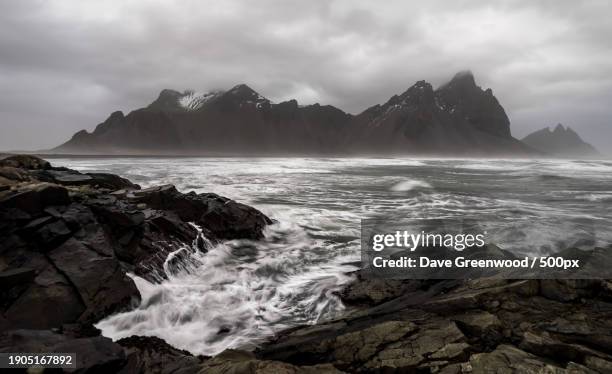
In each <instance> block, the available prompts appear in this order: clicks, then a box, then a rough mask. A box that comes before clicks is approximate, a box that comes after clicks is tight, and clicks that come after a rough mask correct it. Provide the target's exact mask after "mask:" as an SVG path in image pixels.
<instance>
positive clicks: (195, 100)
mask: <svg viewBox="0 0 612 374" xmlns="http://www.w3.org/2000/svg"><path fill="white" fill-rule="evenodd" d="M220 93H221V92H206V93H202V92H196V91H185V93H184V94H183V95H182V96H181V97H179V98H178V104H179V105H180V106H181V108H183V109H185V110H197V109H200V108H201V107H202V105H204V104H206V103H207V102H209V101H210V100H211V99H213V98H215V97H217V96H218V95H219V94H220Z"/></svg>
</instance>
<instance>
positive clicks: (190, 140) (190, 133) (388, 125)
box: [51, 72, 533, 155]
mask: <svg viewBox="0 0 612 374" xmlns="http://www.w3.org/2000/svg"><path fill="white" fill-rule="evenodd" d="M51 152H54V153H78V154H118V153H121V154H210V155H214V154H222V155H236V154H261V155H266V154H357V153H360V154H363V153H374V154H411V153H438V154H507V155H524V154H528V153H530V152H533V151H532V150H531V149H530V148H529V147H526V146H524V145H523V144H522V143H521V142H520V141H518V140H516V139H515V138H513V137H512V136H511V134H510V121H509V120H508V117H507V116H506V113H505V111H504V109H503V107H502V106H501V105H500V104H499V102H498V101H497V99H496V98H495V97H494V96H493V93H492V92H491V90H490V89H487V90H482V89H481V88H480V87H478V86H477V85H476V83H475V81H474V77H473V75H472V74H471V73H470V72H462V73H459V74H457V75H456V76H455V77H454V78H453V79H452V80H451V81H450V82H449V83H447V84H445V85H443V86H442V87H440V88H438V89H437V90H434V89H433V88H432V86H431V85H430V84H429V83H427V82H425V81H419V82H417V83H416V84H415V85H414V86H412V87H410V88H409V89H408V90H407V91H406V92H404V93H403V94H401V95H399V96H398V95H395V96H393V97H392V98H390V99H389V100H388V101H387V102H386V103H385V104H382V105H375V106H373V107H371V108H369V109H367V110H365V111H364V112H362V113H360V114H358V115H355V116H354V115H351V114H348V113H345V112H343V111H342V110H340V109H338V108H335V107H333V106H330V105H325V106H323V105H319V104H314V105H307V106H300V105H298V103H297V101H295V100H290V101H285V102H281V103H278V104H274V103H272V102H271V101H270V100H268V99H266V98H265V97H263V96H261V95H260V94H258V93H257V92H255V91H254V90H252V89H251V88H250V87H248V86H246V85H244V84H243V85H238V86H235V87H234V88H232V89H230V90H229V91H217V92H209V93H205V94H200V93H196V92H193V91H185V92H183V93H181V92H178V91H174V90H167V89H166V90H163V91H162V92H161V93H160V95H159V97H158V98H157V99H156V100H155V101H154V102H153V103H151V104H150V105H149V106H148V107H146V108H142V109H138V110H135V111H132V112H130V113H129V114H128V115H124V114H123V113H122V112H114V113H113V114H111V116H110V117H109V118H108V119H107V120H106V121H104V122H103V123H101V124H99V125H98V126H97V127H96V129H95V130H94V131H93V132H92V133H88V132H87V131H85V130H83V131H80V132H78V133H76V134H75V135H74V136H73V137H72V139H70V140H69V141H68V142H66V143H64V144H62V145H61V146H59V147H57V148H55V149H53V150H51Z"/></svg>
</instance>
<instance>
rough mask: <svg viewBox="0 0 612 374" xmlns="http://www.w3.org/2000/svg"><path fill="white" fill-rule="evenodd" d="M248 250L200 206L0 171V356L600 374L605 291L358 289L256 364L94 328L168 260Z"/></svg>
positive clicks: (140, 363)
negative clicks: (219, 248)
mask: <svg viewBox="0 0 612 374" xmlns="http://www.w3.org/2000/svg"><path fill="white" fill-rule="evenodd" d="M191 222H193V223H195V224H196V225H197V226H198V227H200V228H201V229H202V231H203V233H204V234H205V237H206V238H208V239H209V240H212V241H213V242H221V241H224V240H231V239H253V240H257V239H258V238H261V237H262V235H263V230H264V228H265V226H266V225H267V224H270V223H271V220H270V219H269V218H268V217H266V216H265V215H264V214H262V213H261V212H259V211H257V210H256V209H254V208H251V207H248V206H246V205H243V204H240V203H237V202H235V201H232V200H230V199H227V198H224V197H220V196H218V195H215V194H195V193H186V194H185V193H181V192H179V191H177V190H176V189H175V188H174V187H173V186H170V185H168V186H159V187H154V188H148V189H141V188H140V187H139V186H137V185H135V184H133V183H131V182H130V181H128V180H126V179H123V178H120V177H118V176H116V175H112V174H99V173H94V174H91V173H90V174H83V173H79V172H77V171H74V170H70V169H66V168H59V167H52V166H51V165H50V164H49V163H48V162H46V161H44V160H41V159H39V158H36V157H33V156H12V157H9V158H6V159H4V160H0V253H1V256H0V285H1V286H2V287H1V292H2V298H1V300H2V302H1V306H2V315H1V316H0V352H52V351H55V352H76V353H77V360H78V365H79V369H77V370H76V371H77V372H82V373H114V372H120V373H341V372H347V373H352V372H368V373H396V372H398V373H405V372H407V373H412V372H415V373H444V374H450V373H612V282H610V281H600V280H518V281H509V280H487V279H479V280H467V281H454V280H453V281H451V280H441V281H420V280H403V281H401V280H382V279H368V278H367V277H366V276H364V275H362V274H361V273H360V272H358V273H357V274H355V282H353V283H352V284H350V285H349V286H348V287H347V288H346V289H345V290H344V291H343V292H342V294H341V295H340V296H341V297H342V299H343V301H344V302H345V304H346V305H348V306H349V309H348V310H349V312H347V314H346V315H344V316H343V317H342V318H340V319H337V320H333V321H328V322H325V323H321V324H318V325H313V326H300V327H296V328H292V329H289V330H286V331H283V332H282V333H280V334H278V336H276V337H275V338H274V339H273V340H271V341H269V342H267V343H265V344H264V345H263V346H261V347H260V348H259V349H257V350H256V351H255V352H244V351H238V350H228V351H225V352H223V353H221V354H219V355H217V356H215V357H203V356H193V355H191V354H189V353H188V352H185V351H181V350H178V349H175V348H173V347H171V346H170V345H168V344H166V343H165V342H164V341H163V340H161V339H159V338H155V337H136V336H133V337H129V338H125V339H121V340H118V341H116V342H113V341H111V340H110V339H108V338H105V337H102V336H100V332H99V331H98V330H97V329H96V328H95V327H94V326H93V323H94V322H97V321H99V320H100V319H101V318H103V317H105V316H108V315H110V314H112V313H115V312H117V311H120V310H125V309H126V308H130V307H133V306H134V305H137V303H138V301H139V298H140V295H139V293H138V290H137V289H136V287H135V285H134V282H133V281H132V279H131V278H129V277H128V276H126V272H131V273H134V274H138V275H139V276H143V277H146V278H148V279H151V280H155V279H158V278H159V277H161V276H163V274H162V273H161V272H160V271H159V269H160V268H161V266H162V265H163V263H164V261H165V260H166V258H167V256H168V254H169V253H170V252H171V251H174V250H176V249H179V248H181V247H182V246H185V243H192V242H193V243H194V244H195V245H196V246H197V247H198V248H200V249H201V250H204V251H205V250H206V248H207V243H206V242H205V241H204V240H202V239H201V238H200V239H197V238H199V236H198V229H197V228H196V227H194V226H193V225H191V224H190V223H191Z"/></svg>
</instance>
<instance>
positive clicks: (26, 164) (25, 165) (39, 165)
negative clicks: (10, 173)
mask: <svg viewBox="0 0 612 374" xmlns="http://www.w3.org/2000/svg"><path fill="white" fill-rule="evenodd" d="M7 166H8V167H12V168H18V169H27V170H39V169H49V168H51V164H49V162H48V161H46V160H43V159H41V158H38V157H36V156H30V155H14V156H9V157H6V158H4V159H2V160H0V167H7Z"/></svg>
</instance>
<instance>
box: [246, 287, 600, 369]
mask: <svg viewBox="0 0 612 374" xmlns="http://www.w3.org/2000/svg"><path fill="white" fill-rule="evenodd" d="M546 282H547V281H538V280H528V281H506V280H493V279H480V280H468V281H443V280H441V281H418V280H406V281H398V280H381V279H378V280H376V281H375V282H373V281H372V280H368V279H367V278H363V277H359V278H357V281H356V283H355V284H353V285H351V286H350V287H349V289H348V290H346V291H345V292H344V293H343V295H344V297H346V298H348V299H347V300H346V301H349V302H351V303H352V304H356V305H358V307H356V308H355V307H354V308H353V309H352V311H351V312H350V313H348V314H347V315H346V316H344V317H342V318H341V319H338V320H335V321H330V322H326V323H321V324H319V325H316V326H303V327H298V328H293V329H290V330H287V331H285V332H281V333H280V334H278V336H277V337H276V338H275V339H274V340H272V341H271V342H269V343H267V344H265V345H263V346H262V347H261V348H260V349H258V350H257V351H256V357H258V358H259V359H260V360H280V361H283V362H288V363H291V364H296V365H305V364H308V365H315V364H325V363H326V364H333V365H334V366H335V367H336V368H338V369H340V370H345V371H347V372H375V373H379V372H440V373H464V372H472V373H493V372H495V373H502V372H504V373H505V372H508V373H540V372H551V373H552V372H554V373H608V372H609V369H610V368H611V367H612V350H611V347H612V341H611V339H612V305H611V304H609V303H608V302H607V301H605V300H606V299H605V298H606V297H607V296H605V292H606V290H607V288H608V282H607V281H590V282H585V281H566V282H562V284H563V287H565V290H567V291H568V292H569V293H570V294H578V295H582V296H581V297H583V299H582V301H581V302H578V303H577V302H576V301H575V300H576V299H573V298H572V299H571V300H570V301H568V300H567V299H566V300H561V299H560V298H558V297H557V294H551V293H550V292H549V291H545V289H546V287H544V288H542V287H541V284H544V283H546ZM360 283H364V284H363V285H359V284H360ZM547 287H548V288H550V286H547ZM383 290H384V291H383ZM549 295H551V296H552V298H549ZM584 298H586V299H584Z"/></svg>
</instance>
